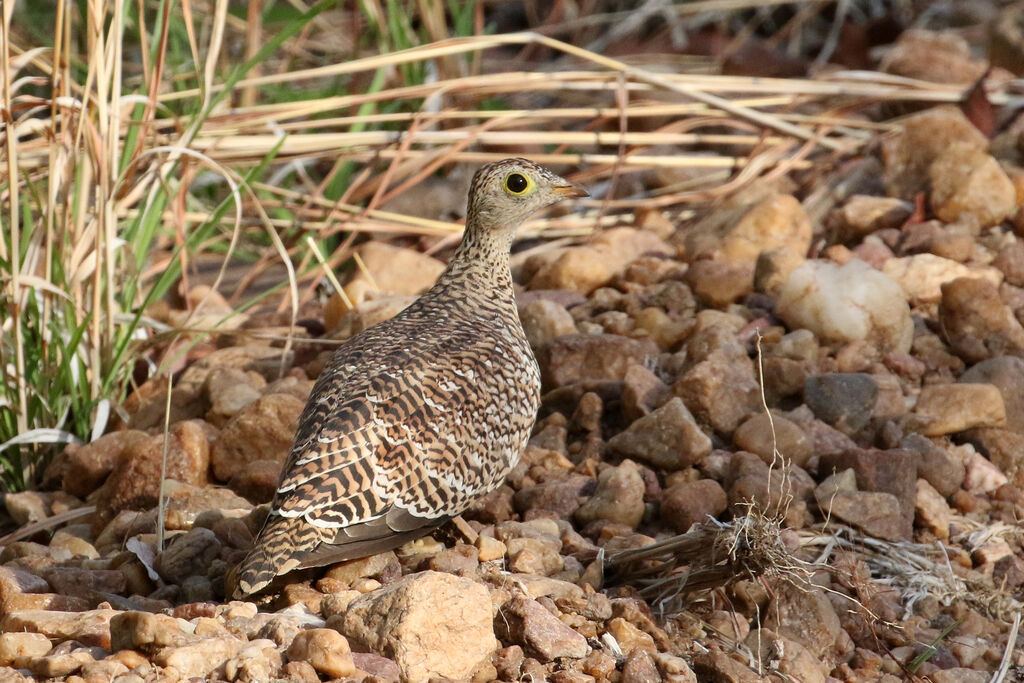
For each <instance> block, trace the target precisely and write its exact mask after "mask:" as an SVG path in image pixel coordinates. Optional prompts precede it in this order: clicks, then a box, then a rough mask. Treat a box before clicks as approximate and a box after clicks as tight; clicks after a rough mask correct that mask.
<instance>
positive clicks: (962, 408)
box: [908, 384, 1006, 436]
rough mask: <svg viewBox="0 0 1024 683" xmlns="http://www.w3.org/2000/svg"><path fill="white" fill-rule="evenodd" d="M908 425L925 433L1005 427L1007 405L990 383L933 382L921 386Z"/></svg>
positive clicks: (933, 434) (930, 434)
mask: <svg viewBox="0 0 1024 683" xmlns="http://www.w3.org/2000/svg"><path fill="white" fill-rule="evenodd" d="M908 426H910V427H911V428H912V430H913V431H917V432H919V433H921V434H923V435H925V436H943V435H945V434H956V433H957V432H962V431H965V430H967V429H971V428H974V427H1004V426H1006V407H1005V405H1004V404H1003V396H1002V394H1000V393H999V389H998V388H997V387H995V386H993V385H991V384H938V385H936V384H933V385H929V386H926V387H924V388H922V389H921V393H920V395H918V397H917V405H916V406H915V407H914V413H913V415H911V416H910V421H909V425H908Z"/></svg>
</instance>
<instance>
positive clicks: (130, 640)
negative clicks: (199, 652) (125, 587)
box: [110, 612, 199, 653]
mask: <svg viewBox="0 0 1024 683" xmlns="http://www.w3.org/2000/svg"><path fill="white" fill-rule="evenodd" d="M195 629H196V627H195V624H191V623H189V622H187V621H185V620H184V619H176V618H175V617H171V616H168V615H166V614H150V613H149V612H121V613H119V614H117V615H115V616H114V617H113V618H112V619H111V620H110V645H111V647H112V648H113V649H114V650H140V651H143V652H149V653H153V652H156V651H157V650H160V649H161V648H165V647H179V646H181V645H186V644H188V643H192V642H195V641H196V640H197V639H198V638H199V636H196V635H195Z"/></svg>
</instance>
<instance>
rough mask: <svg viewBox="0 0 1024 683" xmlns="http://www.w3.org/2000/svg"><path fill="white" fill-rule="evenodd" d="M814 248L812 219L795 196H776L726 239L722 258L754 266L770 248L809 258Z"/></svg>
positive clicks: (757, 207)
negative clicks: (812, 244)
mask: <svg viewBox="0 0 1024 683" xmlns="http://www.w3.org/2000/svg"><path fill="white" fill-rule="evenodd" d="M810 246H811V220H810V218H808V216H807V212H806V211H804V208H803V206H802V205H801V204H800V202H799V200H797V199H796V198H795V197H793V196H792V195H788V194H776V195H772V196H769V197H766V198H765V199H763V200H761V201H760V202H758V203H757V204H755V205H754V206H753V208H751V209H750V211H749V212H747V214H746V215H745V216H743V218H742V219H740V221H739V223H737V224H736V225H735V227H733V228H732V229H731V230H730V231H729V233H728V234H727V235H726V236H725V239H724V240H722V244H721V247H720V253H721V256H722V257H723V258H725V259H727V260H730V261H736V262H740V263H747V264H749V265H751V266H752V265H754V262H755V261H756V260H757V257H758V255H759V254H760V253H761V252H762V251H764V250H766V249H786V250H788V251H791V252H792V253H794V254H797V255H798V256H805V255H806V254H807V250H808V249H809V248H810Z"/></svg>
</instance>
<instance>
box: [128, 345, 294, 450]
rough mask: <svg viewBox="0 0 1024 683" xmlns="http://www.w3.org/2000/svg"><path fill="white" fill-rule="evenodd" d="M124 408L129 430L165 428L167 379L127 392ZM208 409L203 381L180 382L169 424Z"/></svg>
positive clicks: (192, 418)
mask: <svg viewBox="0 0 1024 683" xmlns="http://www.w3.org/2000/svg"><path fill="white" fill-rule="evenodd" d="M278 354H280V350H278ZM211 355H212V354H211ZM193 367H194V364H193ZM183 377H184V375H183ZM123 407H124V411H125V412H126V413H127V414H128V421H127V423H126V426H127V427H128V428H129V429H132V430H142V431H149V430H153V429H162V428H163V425H164V418H165V413H166V411H167V379H166V378H165V377H164V376H163V375H161V376H159V377H153V378H151V379H149V380H148V381H146V382H144V383H143V384H142V385H141V386H140V387H138V388H137V389H136V390H135V391H133V392H132V393H131V394H129V395H128V398H126V399H125V401H124V406H123ZM208 409H209V405H208V404H207V402H206V399H205V397H204V396H203V395H202V381H199V382H186V381H184V380H182V381H179V382H178V384H177V385H176V386H174V387H173V388H172V390H171V409H170V415H169V420H168V424H172V425H173V424H175V423H177V422H183V421H186V420H196V419H199V418H201V417H203V415H205V414H206V411H207V410H208Z"/></svg>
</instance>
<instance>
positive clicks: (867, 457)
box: [818, 448, 917, 536]
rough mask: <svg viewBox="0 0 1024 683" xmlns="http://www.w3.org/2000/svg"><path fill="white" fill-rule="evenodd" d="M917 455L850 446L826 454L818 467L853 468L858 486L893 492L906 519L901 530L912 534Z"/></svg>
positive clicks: (826, 469)
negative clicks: (837, 451) (837, 453)
mask: <svg viewBox="0 0 1024 683" xmlns="http://www.w3.org/2000/svg"><path fill="white" fill-rule="evenodd" d="M916 457H917V454H916V452H914V451H904V450H901V449H898V448H893V449H890V450H880V449H875V448H851V449H849V450H846V451H844V452H843V453H842V454H839V455H835V456H823V457H822V458H821V462H820V464H819V465H818V470H819V471H826V472H827V471H837V472H841V471H843V470H846V469H852V470H853V472H854V473H855V476H856V483H857V485H856V488H857V490H859V491H875V492H881V493H889V494H892V495H893V496H894V497H895V498H896V501H897V503H898V504H899V508H900V513H901V516H902V517H903V520H904V523H903V526H902V533H904V534H906V535H908V536H909V534H910V531H911V527H912V523H913V521H914V491H915V482H916V481H917V474H916V473H917V462H916Z"/></svg>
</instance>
